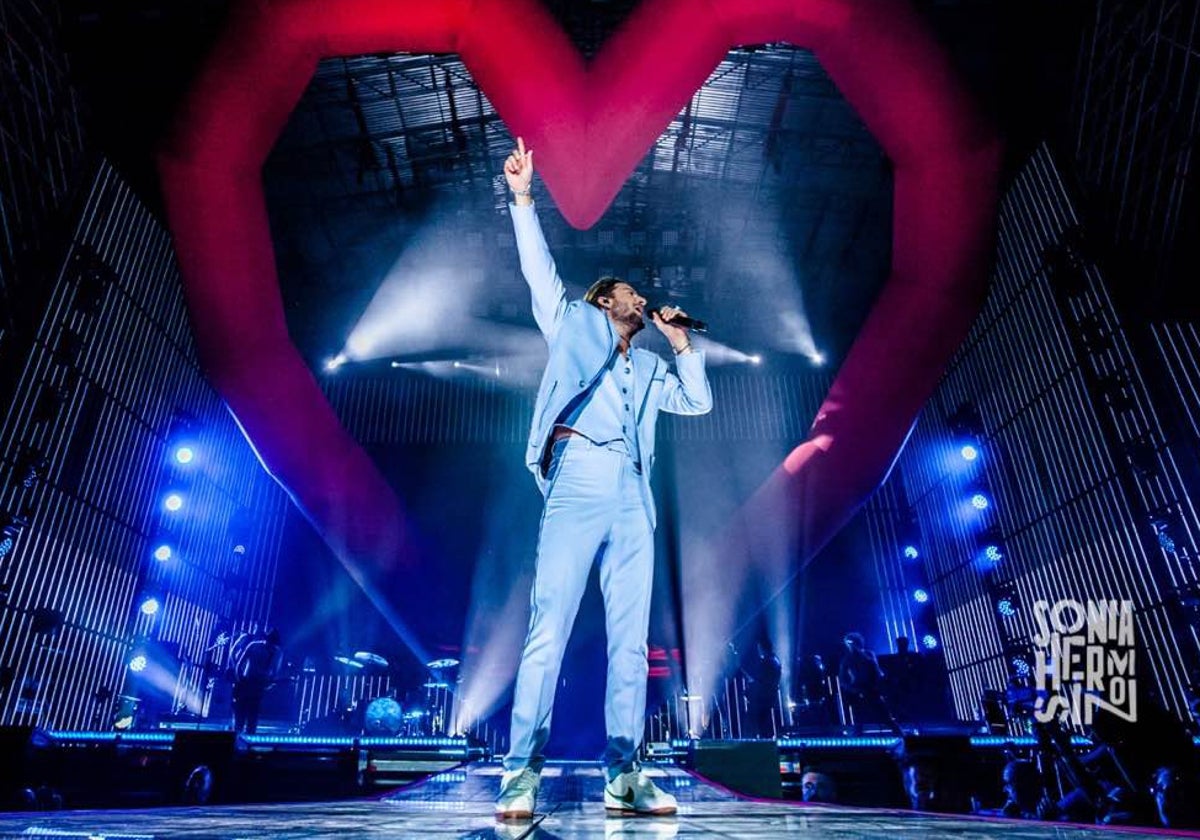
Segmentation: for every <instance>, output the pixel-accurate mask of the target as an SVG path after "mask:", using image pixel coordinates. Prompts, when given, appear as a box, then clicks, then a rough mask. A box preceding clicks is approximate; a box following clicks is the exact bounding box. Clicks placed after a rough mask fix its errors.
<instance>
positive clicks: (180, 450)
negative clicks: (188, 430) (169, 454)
mask: <svg viewBox="0 0 1200 840" xmlns="http://www.w3.org/2000/svg"><path fill="white" fill-rule="evenodd" d="M195 457H196V453H195V452H194V451H193V450H192V447H190V446H186V445H184V446H180V447H177V448H176V449H175V460H176V461H178V462H179V463H181V464H190V463H192V459H193V458H195Z"/></svg>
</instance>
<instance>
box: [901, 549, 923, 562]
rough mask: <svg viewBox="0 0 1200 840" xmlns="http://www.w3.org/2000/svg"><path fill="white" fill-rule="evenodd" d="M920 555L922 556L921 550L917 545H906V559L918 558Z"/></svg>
mask: <svg viewBox="0 0 1200 840" xmlns="http://www.w3.org/2000/svg"><path fill="white" fill-rule="evenodd" d="M920 556H921V552H920V551H919V550H918V549H917V547H916V546H915V545H906V546H904V557H905V559H907V560H916V559H917V558H918V557H920Z"/></svg>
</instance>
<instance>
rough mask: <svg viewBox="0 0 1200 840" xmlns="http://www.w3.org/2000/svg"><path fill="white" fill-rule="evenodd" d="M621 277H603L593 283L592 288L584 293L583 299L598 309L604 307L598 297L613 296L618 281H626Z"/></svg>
mask: <svg viewBox="0 0 1200 840" xmlns="http://www.w3.org/2000/svg"><path fill="white" fill-rule="evenodd" d="M624 282H625V281H624V280H622V279H621V278H620V277H601V278H600V279H599V280H597V281H596V282H595V283H593V284H592V285H591V288H589V289H588V290H587V293H586V294H584V296H583V299H584V300H586V301H587V302H588V303H590V304H591V305H592V306H594V307H596V308H597V309H603V308H604V307H602V306H601V305H600V304H599V303H598V302H597V298H602V297H612V291H613V289H615V288H616V287H617V284H618V283H624Z"/></svg>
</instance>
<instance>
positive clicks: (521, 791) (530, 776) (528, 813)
mask: <svg viewBox="0 0 1200 840" xmlns="http://www.w3.org/2000/svg"><path fill="white" fill-rule="evenodd" d="M541 783H542V777H541V776H539V775H538V774H537V773H536V772H534V771H533V770H530V769H529V768H528V767H526V768H525V769H524V770H513V771H512V772H510V773H505V774H504V775H503V776H501V777H500V795H499V796H498V797H496V819H498V820H530V819H533V811H534V808H536V807H537V795H538V787H539V786H540V785H541Z"/></svg>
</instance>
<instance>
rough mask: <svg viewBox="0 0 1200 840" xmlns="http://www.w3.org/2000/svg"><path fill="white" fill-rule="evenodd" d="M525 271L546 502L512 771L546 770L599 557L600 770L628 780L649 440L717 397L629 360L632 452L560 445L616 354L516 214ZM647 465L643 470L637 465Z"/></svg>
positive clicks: (642, 637) (637, 355)
mask: <svg viewBox="0 0 1200 840" xmlns="http://www.w3.org/2000/svg"><path fill="white" fill-rule="evenodd" d="M509 209H510V211H511V213H512V218H513V227H514V229H515V231H516V235H517V249H518V252H519V254H520V258H521V271H522V273H523V274H524V275H525V280H526V282H527V283H528V284H529V288H530V292H531V294H532V298H533V315H534V319H535V320H536V321H537V324H538V328H539V329H540V330H541V331H542V334H543V335H544V336H545V338H546V342H547V344H548V345H549V347H550V360H549V362H548V363H547V365H546V371H545V373H544V374H543V376H542V382H541V386H540V387H539V389H538V395H537V402H536V403H535V406H534V412H533V424H532V427H531V429H530V433H529V442H528V447H527V449H526V459H525V460H526V463H527V464H528V466H529V469H530V470H532V471H533V474H534V476H535V478H536V480H537V483H538V487H539V489H540V490H541V491H542V494H543V495H544V496H545V498H546V507H545V511H544V512H543V514H542V523H541V530H540V533H539V536H538V555H537V565H536V567H535V574H534V583H533V592H532V594H531V599H530V600H531V606H532V614H531V616H530V622H529V633H528V635H527V637H526V640H525V647H524V650H523V652H522V654H521V666H520V668H519V670H518V672H517V684H516V689H515V691H514V694H513V717H512V731H511V748H510V750H509V753H508V755H507V756H506V757H505V759H504V767H505V770H509V771H512V770H520V769H522V768H525V767H530V768H532V769H534V770H540V769H541V767H542V764H543V761H544V759H543V756H542V750H543V748H544V747H545V744H546V740H547V739H548V738H549V735H550V717H551V712H552V711H553V707H554V689H555V687H556V685H557V682H558V675H559V670H560V668H561V665H562V657H563V652H564V651H565V649H566V644H567V639H568V638H569V636H570V633H571V627H572V626H573V625H574V623H575V616H576V613H577V612H578V610H579V603H580V600H581V599H582V597H583V591H584V588H585V586H586V584H587V578H588V573H589V571H590V570H591V566H592V563H593V561H594V560H595V558H596V556H597V555H601V557H602V559H601V565H600V588H601V591H602V593H603V595H604V609H605V624H606V629H607V636H608V683H607V692H606V696H605V713H604V716H605V725H606V729H607V732H608V747H607V749H606V750H605V762H606V764H607V765H608V768H609V773H610V775H613V774H615V773H617V772H625V771H627V770H629V769H630V768H631V767H632V765H633V761H634V756H635V755H636V752H637V748H638V745H639V743H640V742H641V736H642V729H643V726H644V718H645V711H646V676H647V661H646V635H647V632H648V627H649V620H650V596H651V591H652V584H653V574H654V525H655V510H654V498H653V495H652V493H651V491H650V479H649V476H650V468H651V467H652V466H653V464H654V429H655V423H656V421H657V419H658V413H659V412H660V411H667V412H671V413H674V414H705V413H707V412H708V411H709V410H711V408H712V395H711V391H710V389H709V385H708V378H707V376H706V374H705V369H704V355H703V354H702V353H698V352H696V353H688V354H684V355H682V356H678V357H676V365H677V369H678V371H679V373H678V376H677V375H675V374H674V373H671V372H670V371H669V370H668V366H667V363H666V362H664V361H663V360H662V359H660V358H659V357H658V356H657V355H655V354H654V353H650V352H648V351H645V350H639V349H631V350H630V354H629V362H623V361H620V360H618V362H617V363H618V364H628V363H631V364H632V365H633V371H632V374H633V381H634V393H633V399H632V402H631V404H630V406H629V409H630V411H631V413H632V415H633V417H634V418H635V423H636V430H635V435H636V437H634V438H633V440H634V441H635V445H636V451H635V452H629V451H628V449H629V447H628V446H627V445H625V444H623V443H622V442H621V441H616V442H615V443H614V444H609V445H604V444H603V443H596V442H593V441H591V440H589V439H587V438H585V437H580V436H572V437H569V438H567V439H565V440H561V441H558V442H557V443H555V445H554V449H553V452H552V457H551V461H550V466H549V469H548V470H547V471H546V474H545V475H543V474H542V463H543V458H544V456H545V451H546V445H547V442H548V441H549V439H550V435H551V433H552V431H553V429H554V426H555V424H556V423H559V422H561V421H562V420H563V419H564V417H565V416H566V414H567V412H569V411H572V410H573V409H575V408H576V407H577V406H578V404H579V400H580V398H581V397H583V396H584V395H585V394H588V393H589V392H590V391H591V389H592V386H593V385H594V384H595V383H596V382H597V381H598V380H599V379H600V377H601V376H603V375H604V373H605V370H606V369H607V368H608V367H609V365H610V364H612V363H613V362H614V357H615V356H616V354H617V353H618V335H617V332H616V329H615V327H614V325H613V323H612V321H611V320H609V318H608V316H607V314H606V313H605V312H604V311H603V310H601V309H599V308H597V307H595V306H592V305H591V304H589V303H586V302H585V301H582V300H574V301H570V302H568V301H567V297H566V291H565V289H564V287H563V283H562V280H561V278H560V277H559V275H558V271H557V269H556V268H555V265H554V259H553V258H552V257H551V256H550V250H549V248H548V247H547V245H546V240H545V237H544V236H543V235H542V230H541V226H540V225H539V223H538V220H537V215H536V213H535V211H534V208H533V207H532V206H527V207H518V206H516V205H509ZM639 455H640V461H641V463H640V464H638V463H636V462H635V457H637V456H639Z"/></svg>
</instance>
